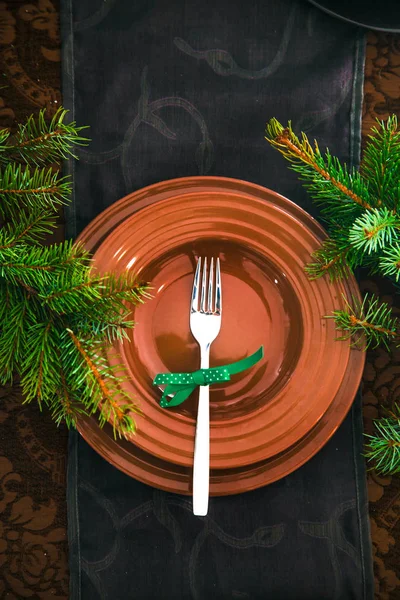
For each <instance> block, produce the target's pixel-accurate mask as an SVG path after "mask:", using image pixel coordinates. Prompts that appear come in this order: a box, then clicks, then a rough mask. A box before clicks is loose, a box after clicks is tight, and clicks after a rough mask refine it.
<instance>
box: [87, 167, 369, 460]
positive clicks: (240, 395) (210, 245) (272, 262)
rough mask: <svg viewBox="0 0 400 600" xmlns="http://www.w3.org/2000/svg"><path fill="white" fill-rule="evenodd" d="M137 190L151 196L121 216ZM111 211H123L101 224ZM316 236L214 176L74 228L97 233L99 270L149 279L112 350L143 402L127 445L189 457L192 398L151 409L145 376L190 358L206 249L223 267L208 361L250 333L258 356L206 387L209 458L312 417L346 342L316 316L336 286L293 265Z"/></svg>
mask: <svg viewBox="0 0 400 600" xmlns="http://www.w3.org/2000/svg"><path fill="white" fill-rule="evenodd" d="M146 201H149V202H155V203H156V204H155V205H154V206H153V207H152V208H151V209H150V210H148V209H147V210H141V211H140V213H138V214H137V215H134V216H133V217H130V218H128V219H127V218H126V217H127V216H128V214H129V212H131V213H132V212H134V211H135V209H136V208H138V207H139V208H144V206H143V205H144V204H146ZM118 205H119V206H118ZM116 208H117V209H118V208H119V209H120V210H115V209H116ZM121 212H122V213H125V214H124V216H125V219H124V221H123V222H122V224H120V225H119V227H118V228H117V229H116V230H115V231H114V232H113V234H111V235H107V233H108V232H109V231H110V229H112V228H113V225H114V222H115V221H114V219H115V220H117V221H119V218H120V217H119V215H120V214H121ZM321 237H323V232H322V230H321V228H320V227H319V226H318V225H317V224H316V222H315V221H314V220H313V219H312V218H311V217H310V216H309V215H307V214H306V213H304V211H302V210H301V209H299V208H298V207H297V206H295V205H294V204H293V203H291V202H289V201H288V200H286V199H284V198H282V197H281V196H279V195H277V194H274V193H273V192H270V191H268V190H265V189H264V188H260V187H259V186H255V185H252V184H247V183H244V182H238V181H235V180H226V179H220V178H189V179H184V180H175V181H172V182H165V183H163V184H158V185H156V186H151V188H147V190H142V191H140V192H138V193H136V194H132V195H131V196H130V197H128V198H127V199H123V200H122V201H120V202H119V203H117V206H116V205H114V207H111V209H109V210H108V211H106V212H105V213H103V215H100V217H99V218H98V219H96V220H95V222H94V223H92V224H91V226H90V227H89V229H88V230H86V231H85V232H84V234H83V236H82V238H83V239H84V240H85V242H86V245H87V246H88V247H91V248H93V246H95V245H96V244H98V241H99V240H101V239H103V240H104V242H103V244H101V245H100V247H99V248H98V250H97V252H96V255H95V259H96V261H97V263H98V265H99V267H100V268H101V269H104V270H109V269H112V270H116V271H121V270H125V269H126V268H130V267H133V268H134V270H135V272H137V273H138V274H140V277H141V278H144V279H149V280H151V281H152V283H153V286H154V291H155V298H154V300H152V301H150V302H148V303H146V304H145V305H144V306H143V307H141V308H140V309H139V310H137V311H136V312H135V315H134V317H135V319H136V320H137V321H138V326H137V328H136V329H135V332H134V336H133V338H132V340H131V343H129V344H127V345H125V347H124V348H122V349H120V350H121V351H122V354H123V356H124V359H125V362H126V364H127V365H128V368H129V371H130V375H131V377H130V380H129V381H128V384H127V385H128V389H129V391H130V392H131V393H134V394H135V395H136V396H137V397H139V398H140V400H141V403H142V408H143V411H144V413H145V418H144V419H143V420H139V423H138V425H139V433H138V434H137V436H136V437H135V438H134V440H133V441H134V443H135V444H136V445H138V446H140V447H141V448H142V450H145V451H146V452H148V453H150V454H153V455H155V456H158V457H159V458H161V459H165V460H167V461H169V462H171V463H177V464H180V465H182V466H186V467H188V466H190V465H191V464H192V460H193V437H194V422H195V421H194V417H195V402H193V400H192V403H187V404H185V405H182V407H179V408H178V409H175V410H174V411H166V410H165V409H160V408H159V407H158V400H159V397H160V394H159V393H157V390H155V389H154V388H153V387H152V385H151V381H152V378H153V377H154V375H155V373H157V372H159V371H167V370H172V371H173V370H193V369H194V368H196V365H197V364H198V356H197V349H196V346H195V344H194V343H193V341H192V340H191V338H190V334H189V333H188V309H187V306H188V297H189V294H190V288H191V283H192V277H193V268H194V264H195V257H196V256H197V255H199V254H208V255H210V254H215V253H216V252H218V254H219V255H220V256H221V258H222V267H223V271H224V273H225V279H224V283H223V285H224V290H223V291H224V317H223V319H224V322H223V325H225V327H224V326H223V328H222V330H221V334H220V336H219V338H218V339H217V340H216V342H215V344H214V353H213V355H212V361H213V364H223V363H225V362H229V361H231V360H238V359H239V358H241V357H243V355H245V354H248V353H251V352H252V351H254V350H255V349H256V348H257V347H258V346H259V345H260V344H261V343H264V346H265V349H266V360H265V362H264V363H263V364H262V365H260V366H259V367H258V368H257V369H254V370H253V371H252V372H251V373H247V374H244V375H242V376H237V377H236V379H235V381H234V382H233V383H231V384H229V386H228V385H227V386H225V387H219V388H217V387H216V388H215V389H214V390H212V393H211V410H212V412H211V418H212V422H211V465H212V467H214V468H218V469H222V468H230V467H240V466H243V465H246V464H250V463H255V462H260V461H263V460H265V459H267V458H269V457H271V456H275V455H277V454H279V453H282V452H284V451H285V450H287V449H288V448H290V447H292V446H293V445H295V444H296V443H297V442H299V441H300V440H301V439H302V438H304V436H306V435H307V433H308V432H309V431H310V430H312V429H313V428H314V426H315V424H316V423H318V421H319V420H320V419H321V417H322V415H323V414H324V413H325V412H326V411H327V409H328V408H329V406H330V405H331V403H332V402H333V401H334V400H335V398H336V395H337V393H338V391H339V388H340V385H341V382H342V379H343V376H344V374H345V372H346V369H347V366H348V362H349V353H350V351H349V348H348V346H347V345H346V344H337V343H334V332H333V328H332V325H331V323H330V322H329V323H328V324H327V322H326V321H321V315H322V314H327V313H329V312H330V311H331V310H332V309H333V308H336V307H338V306H340V304H341V293H342V292H343V291H344V287H343V285H342V284H340V285H339V284H336V285H330V284H328V283H327V282H326V281H318V282H314V283H310V282H309V281H308V280H307V278H306V277H305V276H304V273H303V266H304V263H305V262H307V261H308V260H309V256H310V253H311V252H312V251H313V250H315V248H316V247H317V246H318V244H319V240H320V239H321ZM194 240H195V241H194ZM353 286H354V283H353ZM238 332H240V336H239V335H238ZM360 360H361V362H362V361H363V358H361V356H360ZM358 382H359V379H358V380H357V381H355V386H354V391H355V389H356V387H357V385H358ZM354 391H353V394H354Z"/></svg>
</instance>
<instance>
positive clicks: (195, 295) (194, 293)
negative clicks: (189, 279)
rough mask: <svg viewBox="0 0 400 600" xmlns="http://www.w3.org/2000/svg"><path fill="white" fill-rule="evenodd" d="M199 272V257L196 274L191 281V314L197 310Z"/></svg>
mask: <svg viewBox="0 0 400 600" xmlns="http://www.w3.org/2000/svg"><path fill="white" fill-rule="evenodd" d="M200 271H201V257H200V256H199V258H198V259H197V267H196V273H195V276H194V280H193V290H192V312H193V311H197V310H198V309H199V283H200Z"/></svg>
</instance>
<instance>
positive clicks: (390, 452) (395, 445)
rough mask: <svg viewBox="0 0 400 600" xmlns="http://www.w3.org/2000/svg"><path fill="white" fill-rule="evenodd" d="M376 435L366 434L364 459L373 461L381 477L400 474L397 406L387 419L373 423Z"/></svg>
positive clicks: (398, 414) (399, 425)
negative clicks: (366, 441)
mask: <svg viewBox="0 0 400 600" xmlns="http://www.w3.org/2000/svg"><path fill="white" fill-rule="evenodd" d="M375 428H376V434H375V435H369V434H366V437H367V438H368V443H367V447H366V454H365V455H366V457H367V458H369V459H370V460H373V461H374V463H375V467H376V469H377V470H378V471H379V472H380V473H382V474H383V475H388V474H394V473H400V409H399V407H398V406H397V405H395V406H394V410H393V411H392V412H391V414H390V415H389V416H388V417H384V418H382V419H379V420H378V419H377V420H376V421H375Z"/></svg>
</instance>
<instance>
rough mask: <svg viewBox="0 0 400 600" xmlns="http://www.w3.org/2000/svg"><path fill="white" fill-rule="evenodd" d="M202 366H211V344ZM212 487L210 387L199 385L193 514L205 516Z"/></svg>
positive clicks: (207, 348) (204, 350) (206, 349)
mask: <svg viewBox="0 0 400 600" xmlns="http://www.w3.org/2000/svg"><path fill="white" fill-rule="evenodd" d="M200 352H201V360H200V368H201V369H208V368H209V366H210V346H209V345H208V346H207V347H205V348H201V350H200ZM209 487H210V387H209V386H208V385H201V386H199V405H198V409H197V423H196V436H195V441H194V464H193V514H194V515H196V516H198V517H204V516H205V515H206V514H207V511H208V495H209Z"/></svg>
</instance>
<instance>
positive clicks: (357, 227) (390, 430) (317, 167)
mask: <svg viewBox="0 0 400 600" xmlns="http://www.w3.org/2000/svg"><path fill="white" fill-rule="evenodd" d="M266 139H267V141H268V142H269V143H270V144H271V146H273V147H274V148H276V149H277V150H278V151H279V152H280V153H281V154H282V155H283V156H284V157H285V158H286V159H287V160H288V161H289V162H290V168H292V169H293V170H294V171H296V172H297V173H298V175H299V177H300V179H301V180H302V181H303V182H304V185H305V187H306V188H307V189H308V191H309V193H310V195H311V196H312V198H313V199H314V200H315V202H316V203H317V204H318V205H319V206H320V211H321V218H322V219H323V220H324V221H325V222H326V224H327V228H328V234H329V235H328V237H327V238H326V239H325V240H324V242H323V243H322V244H321V247H320V248H319V249H318V250H317V251H316V252H315V253H314V254H313V256H312V260H311V261H310V263H309V264H308V265H306V266H305V270H306V272H307V274H308V276H309V277H310V279H316V278H318V277H322V276H324V275H327V276H328V277H329V278H330V279H331V280H335V279H341V278H346V277H348V276H349V275H350V274H351V273H352V272H353V271H354V269H355V268H356V267H358V266H364V267H366V268H367V269H368V270H369V272H370V273H372V274H378V275H381V276H384V277H388V278H390V279H391V280H392V281H393V283H394V284H395V285H398V282H399V279H400V239H399V237H400V216H399V208H400V131H399V126H398V120H397V117H396V116H395V115H393V116H392V117H390V118H389V119H388V120H387V121H386V122H384V121H378V122H377V126H376V127H374V128H373V129H372V131H371V135H370V136H369V138H368V141H367V143H366V145H365V148H364V152H363V157H362V161H361V165H360V169H359V170H357V169H354V168H348V167H347V166H346V165H345V164H342V163H341V162H340V161H339V159H338V158H336V157H334V156H332V155H331V154H330V152H329V150H326V151H325V153H324V154H322V153H321V151H320V149H319V146H318V143H317V141H314V142H313V143H311V142H310V141H309V140H308V138H307V136H306V135H305V134H304V133H301V135H300V137H298V136H297V135H296V134H295V133H294V132H293V130H292V127H291V123H290V122H289V123H288V125H287V126H286V127H284V126H283V125H282V124H281V123H279V121H277V120H276V119H271V120H270V121H269V122H268V123H267V126H266ZM345 300H346V308H345V309H344V310H336V311H334V313H333V314H332V315H329V316H328V317H327V318H333V319H334V320H335V324H336V327H337V329H338V330H340V331H342V335H341V336H340V337H339V338H338V339H341V340H346V339H349V340H350V341H351V343H352V344H353V345H355V346H359V347H365V348H368V347H376V346H377V345H379V344H383V345H385V346H386V347H387V348H389V344H391V343H395V344H397V343H398V341H399V337H400V328H399V325H400V323H399V320H398V319H397V317H395V316H394V315H393V311H392V309H391V307H390V306H389V305H387V304H385V303H384V302H380V301H379V299H378V298H377V297H376V296H370V295H368V294H367V295H366V296H365V297H364V298H363V300H362V301H361V302H359V301H357V300H355V299H354V298H352V299H345ZM321 316H322V315H321ZM376 429H377V435H376V436H375V437H370V442H369V446H368V452H367V456H368V457H369V458H371V459H373V460H374V461H375V464H376V468H377V469H378V470H380V471H382V472H383V473H397V472H400V412H399V411H398V410H397V411H395V412H393V413H392V414H391V415H390V417H389V418H387V419H381V420H380V421H378V422H377V423H376Z"/></svg>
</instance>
